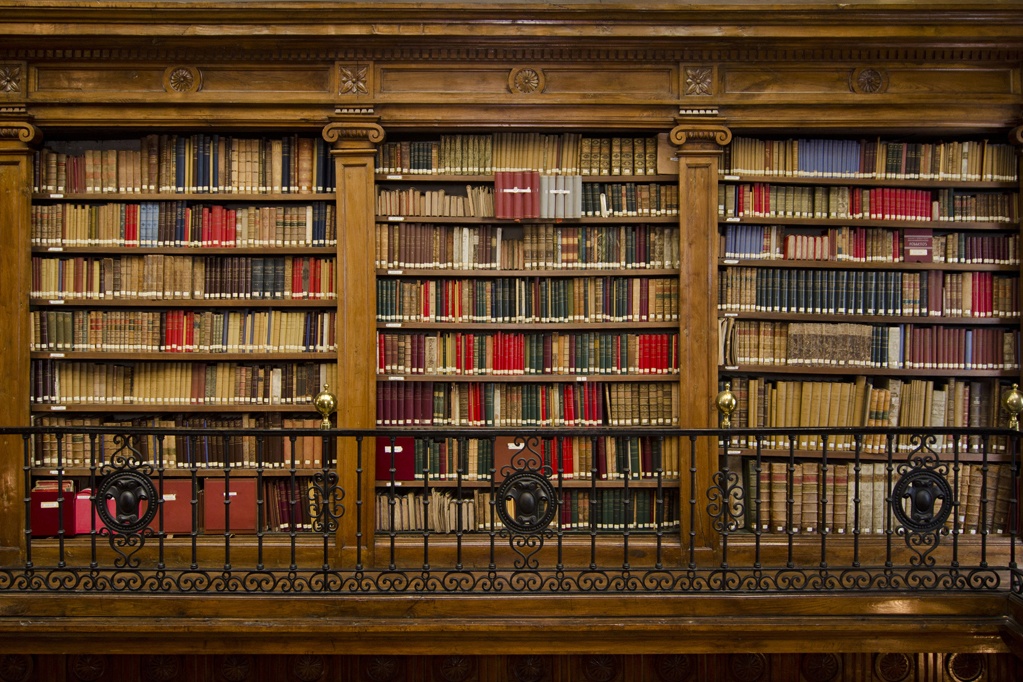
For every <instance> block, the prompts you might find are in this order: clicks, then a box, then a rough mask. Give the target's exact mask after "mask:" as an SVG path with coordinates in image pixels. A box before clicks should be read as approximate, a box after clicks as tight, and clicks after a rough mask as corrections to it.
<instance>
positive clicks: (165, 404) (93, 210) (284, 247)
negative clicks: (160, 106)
mask: <svg viewBox="0 0 1023 682" xmlns="http://www.w3.org/2000/svg"><path fill="white" fill-rule="evenodd" d="M33 169H34V173H33V178H32V190H33V194H32V204H31V230H30V250H31V282H32V284H31V288H30V290H29V292H28V294H29V298H28V302H29V314H28V315H29V321H30V331H31V342H30V348H29V357H30V363H31V367H30V387H31V396H30V404H31V406H30V411H31V417H32V421H33V422H34V423H36V424H39V425H45V426H58V425H73V426H98V425H125V426H163V427H166V426H182V427H187V428H198V429H216V428H226V429H245V428H249V427H272V426H284V427H315V426H316V425H318V423H319V420H318V419H317V418H315V417H314V416H313V415H314V413H315V410H314V409H313V407H312V401H313V398H314V397H315V395H316V394H317V393H318V392H319V391H320V389H321V387H322V386H323V385H324V384H333V385H336V378H337V368H336V366H337V347H338V346H337V325H338V322H337V305H338V304H337V299H338V293H339V291H340V289H339V287H338V281H337V275H336V250H337V216H336V201H335V196H336V194H335V181H334V168H333V160H332V159H331V158H330V156H329V153H328V147H327V145H326V144H325V142H324V140H322V139H317V138H314V137H313V136H312V135H298V134H288V135H279V136H276V137H274V136H268V137H249V136H242V135H220V134H207V133H202V134H198V133H181V134H172V133H161V134H151V135H145V136H142V137H138V138H123V139H102V140H80V139H55V140H49V141H47V142H46V143H45V144H44V145H42V146H41V147H40V148H39V149H38V150H37V151H36V152H35V154H34V158H33ZM132 445H133V447H135V448H137V449H138V451H139V452H140V453H141V454H142V455H143V457H146V458H148V459H149V461H152V462H153V463H154V464H156V465H157V466H158V467H159V470H160V475H161V479H163V478H164V477H166V480H167V481H169V485H171V486H174V485H178V484H180V483H188V479H191V485H190V486H189V487H188V489H187V490H179V491H177V492H175V493H174V495H175V496H176V497H175V499H176V498H177V497H180V498H182V500H184V499H185V498H186V497H187V499H188V500H189V502H191V500H192V498H193V496H194V497H195V498H197V500H199V501H201V508H202V509H203V513H202V514H200V517H201V518H203V519H204V526H205V527H206V530H207V531H209V532H217V533H221V532H224V530H225V529H224V528H223V527H222V524H223V520H222V519H221V520H220V521H217V519H216V518H215V517H216V511H217V508H218V507H217V505H216V504H214V503H212V502H211V500H212V499H214V498H213V497H210V498H209V499H206V500H204V499H203V498H204V497H209V495H214V493H209V490H208V489H209V486H211V485H220V486H223V482H222V481H221V480H219V479H218V477H221V476H223V475H224V472H225V471H231V473H232V474H233V476H234V477H235V479H234V483H235V484H236V485H237V489H236V490H233V491H232V494H238V495H242V494H244V495H246V496H247V502H243V503H241V504H239V505H238V506H237V507H236V508H237V509H242V510H244V509H249V511H251V512H252V513H251V514H241V513H236V514H235V516H234V517H233V525H232V527H231V529H230V530H231V532H238V533H256V532H259V533H262V532H267V531H269V532H274V531H280V530H284V529H288V528H292V527H296V528H298V529H300V530H304V529H307V528H308V526H309V523H308V515H307V514H303V513H302V512H303V510H304V508H305V506H306V505H305V502H304V500H305V499H306V498H307V495H306V494H305V492H304V491H305V489H306V488H308V485H309V483H308V476H309V475H310V474H311V473H313V472H317V471H322V470H324V469H326V468H331V467H332V466H333V462H332V460H333V455H332V454H331V453H329V452H327V453H324V448H323V442H322V440H321V439H318V438H315V437H312V436H302V437H299V438H298V439H296V442H295V447H294V451H292V448H291V446H290V445H289V444H286V442H285V439H283V438H277V439H271V442H267V443H265V444H262V445H259V444H257V443H256V441H255V439H254V438H250V437H246V436H230V437H228V436H223V437H221V436H218V435H216V434H215V433H211V434H210V435H208V436H179V437H175V438H170V439H166V440H163V441H161V442H157V440H156V439H155V438H152V437H149V438H143V439H139V440H138V441H137V442H133V444H132ZM119 446H120V444H119V443H116V442H113V441H112V440H110V439H107V438H103V439H98V442H96V443H95V447H93V444H92V443H88V442H86V439H85V438H84V437H81V438H72V439H70V441H69V442H68V441H65V442H61V443H58V440H57V438H56V437H55V436H54V435H52V434H47V435H44V436H41V437H40V438H38V439H37V441H36V443H35V449H34V461H33V465H34V467H35V468H33V470H32V472H31V475H32V477H33V482H34V486H36V487H47V486H51V485H52V484H53V483H54V481H53V479H52V478H51V476H52V473H51V472H52V470H53V469H54V468H55V467H58V466H63V467H64V468H65V469H66V475H68V476H69V477H71V480H72V481H74V482H75V483H77V484H78V487H79V489H81V488H82V487H83V486H84V485H86V484H87V482H88V480H90V474H92V473H94V472H95V470H96V468H97V467H100V466H102V465H103V464H104V463H105V462H108V461H109V458H110V457H111V455H112V454H113V453H114V452H116V451H117V450H118V448H119ZM93 453H95V459H94V458H93V456H92V454H93ZM285 472H287V474H286V473H285ZM289 474H296V475H297V478H296V479H295V482H296V485H294V486H291V485H290V484H288V483H286V480H285V478H284V476H285V475H289ZM257 487H258V488H259V490H256V488H257ZM289 488H294V490H291V491H290V496H291V497H288V495H289ZM204 493H209V494H208V495H205V494H204ZM282 495H283V497H282ZM257 497H258V498H259V499H260V500H262V501H264V502H265V509H266V510H267V511H266V514H265V517H264V518H261V519H260V520H259V521H258V522H257V520H256V514H255V510H256V499H257ZM292 498H295V499H292ZM282 500H284V501H283V502H282ZM296 500H297V502H296ZM169 508H170V509H171V513H172V514H173V513H174V512H173V509H174V507H173V505H170V507H169ZM221 516H223V513H222V512H221ZM218 523H219V524H221V525H220V526H218V525H217V524H218ZM190 530H191V524H188V528H182V529H181V530H180V531H179V532H185V533H187V532H189V531H190ZM200 531H201V529H200Z"/></svg>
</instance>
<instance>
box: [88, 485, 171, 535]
mask: <svg viewBox="0 0 1023 682" xmlns="http://www.w3.org/2000/svg"><path fill="white" fill-rule="evenodd" d="M159 498H160V494H159V493H158V492H157V490H156V486H154V485H153V481H152V479H150V478H149V476H146V475H145V474H143V473H141V472H140V471H138V470H137V469H124V470H122V471H118V472H116V473H113V474H111V475H109V476H107V477H106V478H104V479H103V481H102V482H101V483H100V484H99V486H98V487H97V488H96V500H97V501H98V504H97V505H96V513H97V514H98V515H99V518H100V520H101V521H102V522H103V523H104V525H106V527H107V528H109V529H110V530H111V531H112V532H116V533H122V534H124V535H128V534H131V533H138V532H139V531H141V530H142V529H143V528H145V527H147V526H148V525H149V524H150V523H151V522H152V520H153V519H154V518H155V517H156V510H157V508H158V507H159V505H158V504H156V500H158V499H159ZM107 500H113V502H114V513H113V514H111V513H110V509H109V507H108V506H107V504H106V501H107ZM143 502H145V503H146V505H145V511H142V503H143Z"/></svg>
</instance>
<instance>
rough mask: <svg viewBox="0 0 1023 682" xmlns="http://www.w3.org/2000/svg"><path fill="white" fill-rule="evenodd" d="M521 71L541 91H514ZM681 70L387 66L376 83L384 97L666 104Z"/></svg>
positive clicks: (654, 67)
mask: <svg viewBox="0 0 1023 682" xmlns="http://www.w3.org/2000/svg"><path fill="white" fill-rule="evenodd" d="M519 69H529V70H531V71H533V72H535V73H536V74H537V80H536V81H535V82H536V87H537V90H536V91H532V90H530V89H529V88H526V89H524V90H522V91H518V90H512V89H511V86H510V85H509V76H510V75H511V74H512V73H513V72H517V71H518V70H519ZM677 81H678V78H677V75H676V69H675V68H673V67H671V66H665V65H626V64H617V65H616V64H594V65H592V66H578V67H575V66H572V67H567V66H563V65H555V66H550V67H546V66H543V65H538V64H514V65H507V66H492V65H474V66H468V67H467V66H465V65H461V66H457V67H440V66H423V67H419V66H415V65H408V64H404V65H385V66H381V67H380V68H379V72H378V74H377V83H379V86H378V87H379V90H378V92H379V94H381V95H407V94H410V93H423V94H426V93H433V94H436V95H451V94H461V93H464V94H471V95H487V94H489V95H508V96H513V95H514V96H516V97H521V96H523V95H530V94H534V92H542V93H543V94H544V95H546V96H551V97H554V96H558V95H563V96H568V97H572V98H577V97H580V96H585V97H589V98H592V97H594V96H597V95H598V94H599V95H600V96H601V97H607V96H612V97H617V96H628V97H632V98H639V99H664V98H672V97H676V96H677V87H676V83H677Z"/></svg>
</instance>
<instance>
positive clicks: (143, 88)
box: [31, 64, 164, 99]
mask: <svg viewBox="0 0 1023 682" xmlns="http://www.w3.org/2000/svg"><path fill="white" fill-rule="evenodd" d="M163 72H164V67H163V66H143V67H137V68H124V67H101V66H91V67H90V66H74V65H71V64H43V65H40V66H37V67H35V68H34V69H33V70H32V74H33V79H32V80H33V82H32V87H31V90H32V94H33V96H35V95H40V94H43V95H50V94H52V95H61V96H64V97H67V96H73V97H75V98H76V99H77V98H93V97H95V96H96V95H98V94H99V93H106V96H107V97H109V96H110V93H119V94H120V95H121V96H124V95H125V94H128V93H154V92H163V91H164V88H163Z"/></svg>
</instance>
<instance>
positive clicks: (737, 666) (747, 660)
mask: <svg viewBox="0 0 1023 682" xmlns="http://www.w3.org/2000/svg"><path fill="white" fill-rule="evenodd" d="M728 669H729V670H730V671H731V673H732V678H733V679H735V681H736V682H757V681H758V680H760V679H761V678H763V676H764V672H765V671H766V670H767V658H766V657H765V656H764V655H763V654H732V655H731V656H729V657H728Z"/></svg>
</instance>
